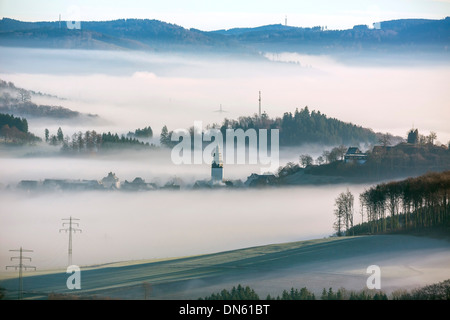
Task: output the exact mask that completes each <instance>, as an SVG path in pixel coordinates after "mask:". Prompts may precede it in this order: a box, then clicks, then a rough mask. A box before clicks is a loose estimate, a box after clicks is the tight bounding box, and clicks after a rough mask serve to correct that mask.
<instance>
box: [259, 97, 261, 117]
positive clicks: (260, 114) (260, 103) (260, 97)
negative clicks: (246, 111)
mask: <svg viewBox="0 0 450 320" xmlns="http://www.w3.org/2000/svg"><path fill="white" fill-rule="evenodd" d="M259 117H260V118H261V91H260V92H259Z"/></svg>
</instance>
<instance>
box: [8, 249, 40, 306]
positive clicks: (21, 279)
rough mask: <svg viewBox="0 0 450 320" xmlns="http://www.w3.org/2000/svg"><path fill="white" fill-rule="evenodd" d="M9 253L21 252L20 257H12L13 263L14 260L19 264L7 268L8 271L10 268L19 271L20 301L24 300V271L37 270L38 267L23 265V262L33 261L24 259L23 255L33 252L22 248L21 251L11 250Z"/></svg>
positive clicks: (27, 258)
mask: <svg viewBox="0 0 450 320" xmlns="http://www.w3.org/2000/svg"><path fill="white" fill-rule="evenodd" d="M9 251H13V252H19V256H18V257H11V261H12V260H14V259H18V260H19V264H18V265H15V266H6V269H8V268H14V269H16V270H17V269H19V297H18V298H19V300H22V299H23V277H22V271H23V269H25V270H27V269H34V270H36V267H33V266H26V265H24V264H23V260H28V261H31V258H30V257H24V256H23V255H22V253H23V252H33V250H26V249H22V247H20V249H15V250H9Z"/></svg>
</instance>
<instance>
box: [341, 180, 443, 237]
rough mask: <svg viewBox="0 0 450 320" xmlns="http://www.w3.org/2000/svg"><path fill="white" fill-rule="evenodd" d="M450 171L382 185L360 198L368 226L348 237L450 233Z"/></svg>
mask: <svg viewBox="0 0 450 320" xmlns="http://www.w3.org/2000/svg"><path fill="white" fill-rule="evenodd" d="M449 195H450V171H444V172H440V173H436V172H433V173H427V174H425V175H422V176H419V177H415V178H408V179H405V180H402V181H392V182H389V183H382V184H378V185H376V186H373V187H371V188H369V189H368V190H365V191H364V192H363V193H361V194H360V196H359V199H360V204H361V210H362V211H361V214H362V215H363V219H364V215H365V217H366V219H367V220H366V222H364V221H363V222H362V223H361V224H359V225H355V226H353V227H352V228H350V229H349V230H347V233H346V234H355V235H356V234H364V233H385V232H397V231H410V230H418V229H427V228H441V229H443V230H444V231H445V232H447V233H448V231H449V230H450V202H449Z"/></svg>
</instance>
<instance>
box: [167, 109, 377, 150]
mask: <svg viewBox="0 0 450 320" xmlns="http://www.w3.org/2000/svg"><path fill="white" fill-rule="evenodd" d="M209 128H214V129H218V130H220V132H221V133H222V136H223V139H224V142H225V141H226V135H227V134H226V131H227V130H228V129H233V130H237V129H242V130H244V131H247V130H249V129H255V130H260V129H267V131H268V132H267V133H268V141H270V130H271V129H278V130H279V137H280V141H279V142H280V146H300V145H302V144H306V143H311V144H313V143H315V144H323V145H339V144H346V145H353V144H356V145H359V144H364V143H366V144H373V143H375V142H377V140H378V136H377V134H376V133H375V132H373V130H371V129H367V128H363V127H361V126H357V125H354V124H352V123H348V122H343V121H340V120H338V119H335V118H329V117H327V116H326V115H325V114H323V113H321V112H320V111H314V110H313V111H312V112H310V111H309V108H308V107H307V106H306V107H305V108H302V109H301V110H298V109H296V110H295V112H294V113H292V112H285V113H284V115H283V117H281V118H280V117H277V118H270V117H269V116H268V115H267V114H266V113H263V114H262V115H261V116H258V115H256V114H255V115H253V116H245V117H244V116H242V117H239V118H238V119H237V120H233V119H227V118H226V119H224V121H223V123H222V124H220V125H219V124H213V125H211V126H209ZM190 132H191V133H192V132H193V128H190ZM172 133H173V132H172V131H168V129H167V127H166V126H165V127H163V131H162V132H161V144H162V145H164V146H168V147H172V146H173V145H174V142H173V141H171V136H172ZM191 136H193V135H192V134H191ZM247 142H248V141H247ZM175 143H176V142H175Z"/></svg>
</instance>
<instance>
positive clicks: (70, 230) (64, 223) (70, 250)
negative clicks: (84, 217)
mask: <svg viewBox="0 0 450 320" xmlns="http://www.w3.org/2000/svg"><path fill="white" fill-rule="evenodd" d="M61 220H63V221H69V222H63V224H62V225H63V226H66V225H68V226H69V227H68V228H64V229H59V232H61V231H65V232H66V233H67V232H69V252H68V253H69V266H71V265H72V232H73V233H76V232H77V231H79V232H81V229H78V228H74V227H73V225H75V226H77V227H79V224H78V223H77V222H73V221H74V220H76V221H78V220H80V219H76V218H72V217H70V218H67V219H61Z"/></svg>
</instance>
